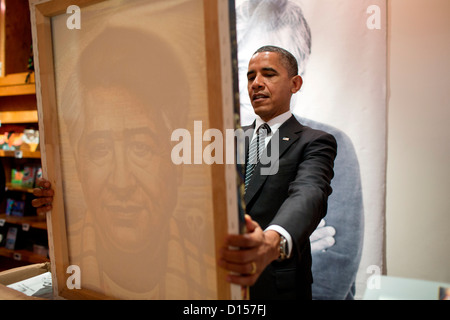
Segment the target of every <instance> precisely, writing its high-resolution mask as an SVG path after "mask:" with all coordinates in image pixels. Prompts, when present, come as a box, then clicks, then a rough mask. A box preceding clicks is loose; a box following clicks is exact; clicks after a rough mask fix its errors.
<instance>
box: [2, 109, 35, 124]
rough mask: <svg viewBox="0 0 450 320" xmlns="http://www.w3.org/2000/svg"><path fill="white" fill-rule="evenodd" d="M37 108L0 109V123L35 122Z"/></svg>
mask: <svg viewBox="0 0 450 320" xmlns="http://www.w3.org/2000/svg"><path fill="white" fill-rule="evenodd" d="M37 122H38V112H37V110H19V111H0V125H3V124H12V123H37Z"/></svg>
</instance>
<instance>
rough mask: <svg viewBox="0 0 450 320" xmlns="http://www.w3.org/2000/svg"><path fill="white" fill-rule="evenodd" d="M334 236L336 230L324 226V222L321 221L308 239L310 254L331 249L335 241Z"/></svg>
mask: <svg viewBox="0 0 450 320" xmlns="http://www.w3.org/2000/svg"><path fill="white" fill-rule="evenodd" d="M335 234H336V229H335V228H333V227H332V226H325V220H324V219H322V220H321V221H320V223H319V225H318V226H317V229H316V230H314V232H313V233H312V234H311V236H310V237H309V241H310V242H311V252H316V251H323V250H326V249H329V248H331V247H332V246H333V245H334V244H335V242H336V240H335V239H334V235H335Z"/></svg>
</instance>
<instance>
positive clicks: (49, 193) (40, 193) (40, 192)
mask: <svg viewBox="0 0 450 320" xmlns="http://www.w3.org/2000/svg"><path fill="white" fill-rule="evenodd" d="M54 194H55V192H54V191H53V189H41V188H34V189H33V195H34V196H36V197H53V195H54Z"/></svg>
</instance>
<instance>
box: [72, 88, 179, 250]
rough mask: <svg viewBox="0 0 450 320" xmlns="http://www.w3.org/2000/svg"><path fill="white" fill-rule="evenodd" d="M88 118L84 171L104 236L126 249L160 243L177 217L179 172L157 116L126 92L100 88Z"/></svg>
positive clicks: (87, 193) (81, 168) (91, 206)
mask: <svg viewBox="0 0 450 320" xmlns="http://www.w3.org/2000/svg"><path fill="white" fill-rule="evenodd" d="M84 120H85V122H84V131H83V137H82V139H81V141H80V143H79V146H78V154H79V157H78V167H79V171H80V173H81V177H82V187H83V191H84V193H85V197H86V200H87V204H88V208H89V211H90V212H91V214H92V215H93V216H94V218H95V220H96V223H97V224H98V225H99V226H100V228H98V229H99V235H100V236H101V238H102V239H103V241H104V242H105V243H108V244H109V245H111V246H115V247H116V248H117V249H122V250H125V251H130V250H139V248H140V247H145V245H147V244H148V243H151V242H154V241H157V239H158V237H159V236H160V232H162V230H163V229H164V228H163V226H165V225H167V223H168V221H169V218H170V216H171V213H172V212H171V211H172V208H171V207H170V205H168V204H170V203H171V201H173V199H171V198H170V195H171V194H172V195H173V193H174V189H175V186H176V171H175V170H174V168H173V167H172V166H170V165H169V164H171V162H170V157H169V156H168V154H169V153H168V152H169V151H168V149H167V150H165V149H164V147H161V143H159V140H158V133H159V134H163V132H161V131H162V130H161V129H160V128H159V127H158V120H157V118H156V115H155V118H153V119H152V118H150V117H149V111H148V107H147V106H145V105H143V104H142V103H141V102H140V101H139V100H137V99H136V98H134V97H133V96H132V95H130V94H129V93H128V92H126V91H123V90H121V89H119V88H117V89H109V90H106V89H96V90H94V91H93V92H90V94H88V95H87V99H86V118H85V119H84ZM158 131H159V132H158ZM168 160H169V161H168Z"/></svg>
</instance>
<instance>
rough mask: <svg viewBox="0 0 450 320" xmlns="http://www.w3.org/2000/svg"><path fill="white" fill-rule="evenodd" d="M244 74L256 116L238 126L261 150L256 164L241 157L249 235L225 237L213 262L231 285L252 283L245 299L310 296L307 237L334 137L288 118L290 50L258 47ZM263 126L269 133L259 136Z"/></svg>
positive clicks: (294, 85) (292, 89)
mask: <svg viewBox="0 0 450 320" xmlns="http://www.w3.org/2000/svg"><path fill="white" fill-rule="evenodd" d="M247 78H248V93H249V96H250V100H251V103H252V106H253V109H254V110H255V113H256V114H257V116H258V117H257V119H256V120H255V122H254V123H253V125H252V126H249V127H245V128H244V130H252V131H253V139H260V140H261V141H263V142H262V143H263V147H261V148H264V147H265V151H264V153H263V154H262V155H261V160H260V162H258V163H257V164H255V165H254V167H251V163H250V162H252V161H249V160H247V167H246V168H247V169H246V170H247V173H246V180H247V184H246V192H245V197H244V200H245V204H246V210H247V213H248V215H247V216H246V226H247V233H246V234H244V235H229V236H228V237H227V238H226V240H225V245H224V247H223V248H222V250H221V253H220V260H219V265H220V266H221V267H223V268H225V269H227V270H229V271H231V273H230V274H229V275H228V276H227V280H228V281H229V282H231V283H235V284H239V285H244V286H251V287H250V298H251V299H311V283H312V280H313V279H312V274H311V247H310V241H309V237H310V235H311V233H312V232H313V231H314V230H315V229H316V227H317V225H318V224H319V222H320V220H321V219H322V218H323V217H324V216H325V215H326V212H327V200H328V196H329V195H330V194H331V192H332V189H331V187H330V182H331V179H332V178H333V175H334V173H333V164H334V159H335V157H336V152H337V144H336V140H335V139H334V137H333V136H332V135H330V134H328V133H325V132H323V131H319V130H314V129H311V128H309V127H306V126H303V125H302V124H300V123H299V122H298V121H297V120H296V119H295V117H293V116H292V114H291V112H290V100H291V97H292V95H293V94H295V93H296V92H298V91H299V90H300V88H301V86H302V78H301V77H300V76H299V75H298V66H297V62H296V59H295V58H294V57H293V56H292V54H290V53H289V52H287V51H286V50H284V49H281V48H278V47H274V46H264V47H261V48H260V49H258V50H257V51H256V52H255V53H254V55H253V56H252V58H251V59H250V62H249V67H248V72H247ZM264 124H267V125H268V126H269V127H268V128H267V127H266V130H267V132H268V133H267V135H266V136H262V137H261V136H259V135H258V134H259V130H258V128H259V127H260V125H264ZM255 129H256V130H255ZM246 148H247V150H249V149H250V150H251V149H252V147H251V144H250V147H249V146H246ZM247 153H250V155H252V151H250V152H248V151H247ZM269 154H270V155H274V154H275V155H276V159H274V157H273V156H270V157H269ZM247 157H248V156H247ZM250 157H251V156H250ZM268 160H269V161H268ZM268 162H269V164H270V167H269V168H264V164H267V163H268ZM262 169H265V170H266V171H265V172H264V171H262ZM249 171H250V172H253V174H252V176H251V177H249V176H248V172H249ZM236 248H239V250H236Z"/></svg>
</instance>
